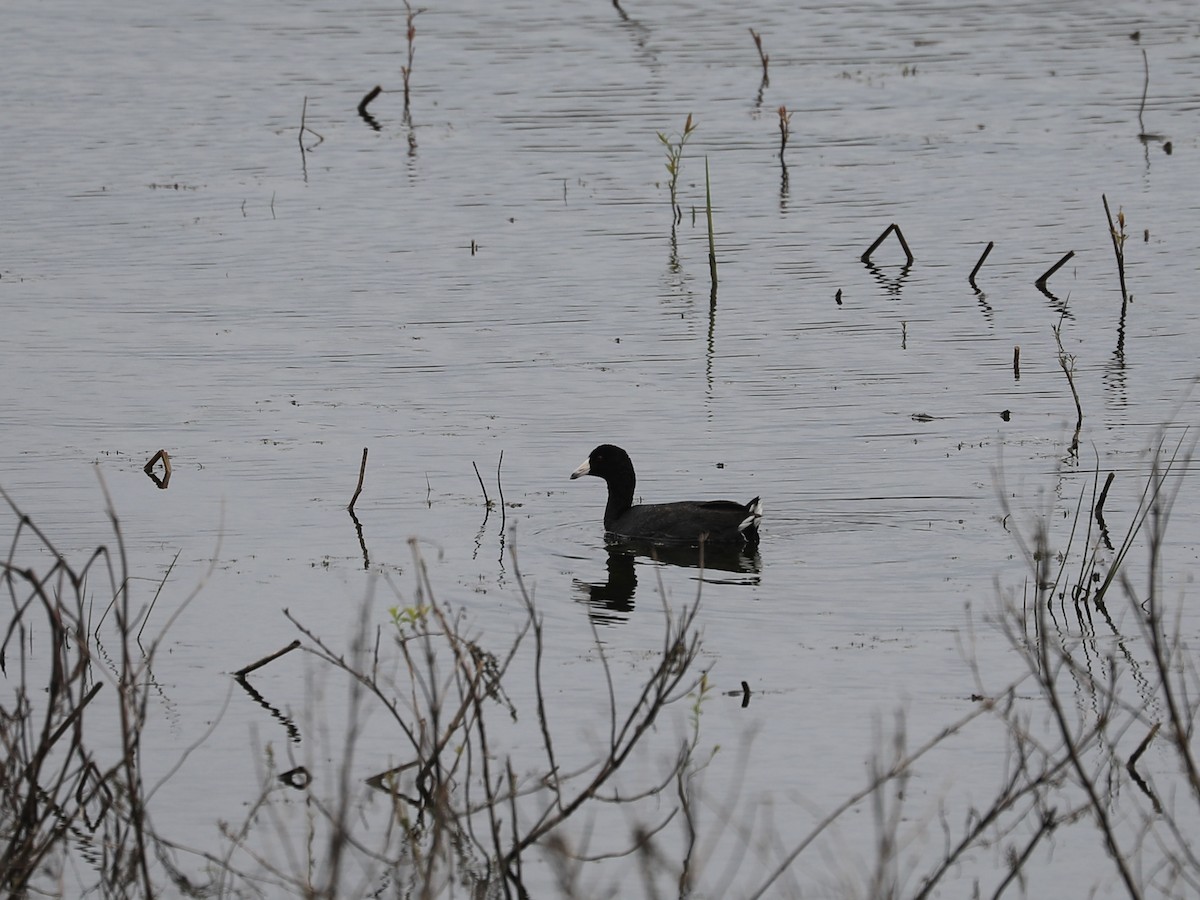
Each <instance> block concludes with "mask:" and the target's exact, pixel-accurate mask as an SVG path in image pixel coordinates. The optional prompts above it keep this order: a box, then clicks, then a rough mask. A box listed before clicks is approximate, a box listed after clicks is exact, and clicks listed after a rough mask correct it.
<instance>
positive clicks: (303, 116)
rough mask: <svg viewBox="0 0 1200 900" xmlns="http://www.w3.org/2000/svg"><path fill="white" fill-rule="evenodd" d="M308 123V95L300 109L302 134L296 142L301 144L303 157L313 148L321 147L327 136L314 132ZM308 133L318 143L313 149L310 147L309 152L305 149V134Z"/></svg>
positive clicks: (297, 137)
mask: <svg viewBox="0 0 1200 900" xmlns="http://www.w3.org/2000/svg"><path fill="white" fill-rule="evenodd" d="M307 121H308V95H307V94H305V95H304V105H303V106H302V107H301V108H300V133H299V134H297V135H296V142H297V143H299V144H300V153H301V155H303V154H304V153H307V152H308V150H312V149H313V147H317V146H319V145H320V144H321V142H322V141H324V140H325V136H324V135H323V134H321V133H320V132H317V131H313V130H312V129H311V128H309V127H308V124H307ZM306 131H307V132H308V133H309V134H311V135H315V136H316V138H317V143H315V144H313V145H312V147H309V148H308V149H307V150H306V149H305V147H304V132H306Z"/></svg>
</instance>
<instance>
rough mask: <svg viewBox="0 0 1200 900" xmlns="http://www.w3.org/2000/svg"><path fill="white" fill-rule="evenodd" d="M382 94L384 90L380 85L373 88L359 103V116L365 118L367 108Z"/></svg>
mask: <svg viewBox="0 0 1200 900" xmlns="http://www.w3.org/2000/svg"><path fill="white" fill-rule="evenodd" d="M382 93H383V88H382V87H380V86H379V85H375V87H373V88H371V90H369V91H368V92H367V95H366V96H365V97H363V98H362V99H361V100H359V101H358V114H359V115H360V116H365V115H366V114H367V106H368V105H369V104H370V102H371V101H372V100H374V99H375V98H376V97H378V96H379V95H380V94H382Z"/></svg>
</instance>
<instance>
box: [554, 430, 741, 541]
mask: <svg viewBox="0 0 1200 900" xmlns="http://www.w3.org/2000/svg"><path fill="white" fill-rule="evenodd" d="M581 475H595V476H597V477H599V478H603V479H604V480H605V481H606V482H607V483H608V506H606V507H605V508H604V530H605V531H607V532H608V533H609V534H613V535H616V536H617V537H624V538H636V539H639V540H646V541H661V542H664V543H667V542H669V543H689V544H698V543H700V542H701V541H703V542H705V543H706V544H749V545H750V546H754V545H755V544H757V543H758V523H759V522H760V521H761V520H762V503H760V502H759V498H758V497H755V498H754V499H753V500H751V501H750V502H749V503H735V502H734V501H732V500H684V501H682V502H678V503H647V504H642V505H640V506H634V505H633V489H634V486H635V485H636V484H637V476H636V475H635V474H634V472H633V463H632V462H631V461H630V459H629V454H628V453H626V452H625V451H624V450H622V449H621V448H620V447H614V446H613V445H612V444H601V445H600V446H599V447H597V448H596V449H595V450H593V451H592V454H591V456H589V457H588V458H587V461H586V462H585V463H584V464H583V465H581V466H580V467H579V468H578V469H576V470H575V471H574V472H572V473H571V478H578V477H579V476H581Z"/></svg>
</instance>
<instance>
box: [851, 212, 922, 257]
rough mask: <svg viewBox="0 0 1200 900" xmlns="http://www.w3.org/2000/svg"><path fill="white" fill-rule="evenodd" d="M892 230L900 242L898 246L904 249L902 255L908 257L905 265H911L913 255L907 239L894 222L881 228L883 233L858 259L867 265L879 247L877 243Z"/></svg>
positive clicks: (884, 238)
mask: <svg viewBox="0 0 1200 900" xmlns="http://www.w3.org/2000/svg"><path fill="white" fill-rule="evenodd" d="M893 231H894V232H895V233H896V240H898V241H899V242H900V247H901V248H902V249H903V250H904V255H905V257H906V258H907V259H908V263H907V265H910V266H911V265H912V264H913V260H914V259H915V257H914V256H913V254H912V250H910V249H908V241H906V240H905V239H904V233H903V232H902V231H901V230H900V226H899V225H897V224H896V223H895V222H893V223H892V224H891V225H889V226H888V227H887V228H885V229H883V234H881V235H880V236H879V237H877V238H876V239H875V243H873V244H872V245H871V246H870V247H868V248H867V252H866V253H864V254H863V255H862V256H861V257H860V259H861V260H862V261H863V262H864V263H867V264H868V265H869V264H870V262H871V254H872V253H874V252H875V251H876V250H877V249H878V248H879V245H880V244H882V243H883V242H884V241H885V240H886V239H887V236H888V235H889V234H891V233H892V232H893Z"/></svg>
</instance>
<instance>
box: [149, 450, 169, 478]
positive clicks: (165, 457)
mask: <svg viewBox="0 0 1200 900" xmlns="http://www.w3.org/2000/svg"><path fill="white" fill-rule="evenodd" d="M160 459H161V460H162V464H163V472H164V473H166V475H167V476H168V477H169V476H170V474H171V457H170V456H169V455H168V454H167V451H166V450H159V451H158V452H157V453H155V454H154V455H153V456H152V457H150V462H148V463H146V465H145V466H143V467H142V471H144V472H145V473H146V474H147V475H149V474H150V473H151V472H153V471H154V464H155V463H156V462H158V461H159V460H160Z"/></svg>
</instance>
